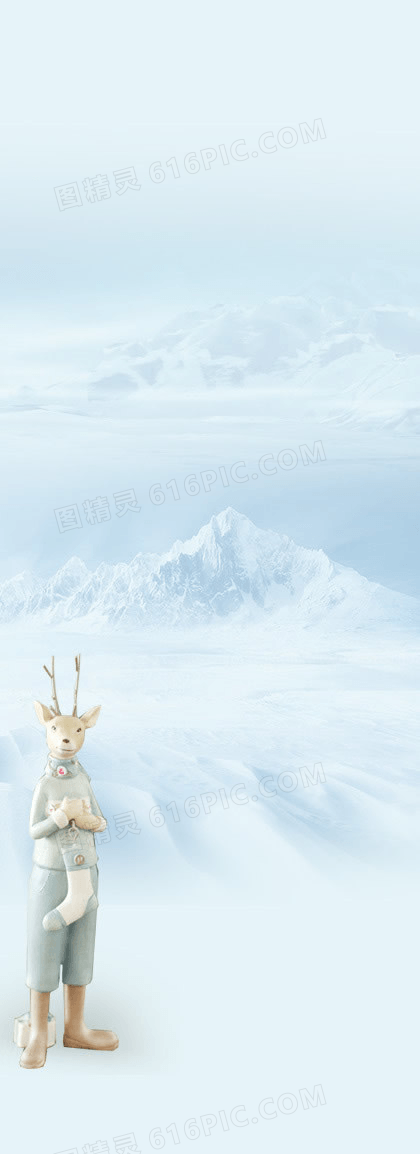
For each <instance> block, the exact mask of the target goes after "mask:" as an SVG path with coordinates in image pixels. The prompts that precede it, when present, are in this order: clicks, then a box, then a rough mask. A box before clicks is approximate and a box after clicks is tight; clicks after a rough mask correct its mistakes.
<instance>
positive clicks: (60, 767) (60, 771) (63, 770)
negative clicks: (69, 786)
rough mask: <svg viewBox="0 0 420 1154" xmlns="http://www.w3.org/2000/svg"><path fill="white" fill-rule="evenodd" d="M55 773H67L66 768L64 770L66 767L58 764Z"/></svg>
mask: <svg viewBox="0 0 420 1154" xmlns="http://www.w3.org/2000/svg"><path fill="white" fill-rule="evenodd" d="M57 773H61V774H63V773H67V770H66V769H64V765H59V766H58V769H57Z"/></svg>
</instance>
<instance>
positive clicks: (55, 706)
mask: <svg viewBox="0 0 420 1154" xmlns="http://www.w3.org/2000/svg"><path fill="white" fill-rule="evenodd" d="M43 668H44V669H45V672H46V673H48V677H49V678H50V680H51V682H52V687H51V696H52V703H53V709H54V710H55V714H56V716H57V715H58V714H60V715H61V710H60V706H59V704H58V701H57V690H56V687H55V671H54V658H53V657H52V658H51V669H52V673H50V671H49V669H47V666H46V665H44V666H43Z"/></svg>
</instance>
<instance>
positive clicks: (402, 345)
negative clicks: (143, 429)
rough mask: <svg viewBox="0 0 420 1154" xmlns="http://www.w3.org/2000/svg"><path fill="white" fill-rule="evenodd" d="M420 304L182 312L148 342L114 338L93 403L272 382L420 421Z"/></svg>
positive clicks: (406, 424)
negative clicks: (145, 393)
mask: <svg viewBox="0 0 420 1154" xmlns="http://www.w3.org/2000/svg"><path fill="white" fill-rule="evenodd" d="M419 320H420V309H419V308H416V307H413V306H410V307H408V306H397V305H390V304H387V303H385V304H384V303H379V304H375V303H373V304H372V303H367V302H363V303H362V302H361V301H360V300H358V302H357V303H354V301H351V300H347V299H345V298H341V299H337V298H334V297H332V296H328V295H325V294H324V297H322V295H321V296H320V297H319V298H318V299H313V298H312V297H309V296H295V297H279V298H277V299H274V300H271V301H267V302H265V303H264V304H262V305H259V306H257V307H255V308H239V307H225V306H224V305H216V306H215V307H214V308H212V309H209V310H208V311H207V312H196V313H187V314H185V315H181V316H179V317H176V318H175V319H174V321H173V322H172V323H171V324H169V325H166V326H165V327H164V328H162V329H161V330H160V332H158V333H157V334H156V336H155V337H153V338H152V339H150V340H148V341H144V342H142V343H141V344H139V343H137V342H126V343H122V344H116V345H112V346H110V347H109V348H108V349H106V350H105V355H104V357H103V359H102V361H101V362H100V364H99V365H98V366H97V368H96V369H95V370H94V371H93V372H92V373H91V374H90V375H89V377H88V382H87V388H88V395H89V397H90V400H91V401H92V402H95V401H98V400H101V401H102V402H104V401H106V400H108V403H110V404H112V402H113V400H115V398H116V397H118V398H119V399H121V398H124V399H126V400H129V399H130V398H131V399H133V397H134V396H135V395H136V394H137V393H141V392H142V391H143V390H144V389H150V388H153V389H159V388H171V389H175V390H177V391H183V390H190V389H200V388H201V389H207V388H217V387H222V386H228V387H230V388H232V387H234V388H237V387H244V386H247V387H254V388H255V387H258V388H275V389H277V390H279V392H280V394H281V395H282V396H283V399H284V400H286V398H287V400H288V403H289V405H292V407H293V402H295V403H296V401H298V403H299V404H302V402H303V401H305V400H306V401H307V405H308V411H309V409H310V408H311V404H312V407H313V404H314V402H315V401H316V403H317V405H321V406H322V409H323V410H324V412H325V413H326V415H327V416H331V417H332V416H333V417H335V418H338V419H339V420H341V421H351V422H354V421H362V422H365V421H366V420H367V421H369V420H370V418H371V417H375V416H376V417H377V416H378V414H379V415H380V419H381V423H382V424H383V425H384V426H385V427H387V426H389V425H391V426H392V427H394V426H396V427H401V428H403V429H404V430H406V431H409V432H410V431H417V430H418V429H419V428H420V403H419V388H418V382H419V379H420V324H419Z"/></svg>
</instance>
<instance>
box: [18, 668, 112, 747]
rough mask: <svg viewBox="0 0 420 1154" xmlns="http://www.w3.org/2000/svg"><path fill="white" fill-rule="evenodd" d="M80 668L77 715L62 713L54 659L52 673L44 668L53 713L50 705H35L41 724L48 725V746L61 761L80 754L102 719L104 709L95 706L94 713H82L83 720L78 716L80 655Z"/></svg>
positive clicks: (39, 703) (75, 711) (75, 693)
mask: <svg viewBox="0 0 420 1154" xmlns="http://www.w3.org/2000/svg"><path fill="white" fill-rule="evenodd" d="M75 664H76V684H75V687H74V698H73V713H72V714H64V713H61V712H60V706H59V704H58V700H57V690H56V686H55V670H54V658H53V657H52V658H51V673H50V671H49V669H47V666H46V665H44V669H45V672H46V673H48V677H49V678H50V681H51V695H52V705H51V709H50V708H49V707H48V705H42V704H41V702H40V701H35V702H34V705H35V711H36V715H37V717H38V720H39V721H41V722H42V724H43V725H45V728H46V737H47V745H48V749H49V750H50V753H52V755H53V757H57V758H64V759H65V758H71V757H73V755H74V754H75V753H78V752H79V749H81V748H82V745H83V742H84V740H85V732H86V730H87V729H90V728H91V726H92V725H96V722H97V720H98V717H99V712H100V708H101V707H100V705H95V706H94V707H93V709H87V710H86V713H82V714H81V716H80V717H78V716H77V691H78V688H79V676H80V653H79V656H78V657H75Z"/></svg>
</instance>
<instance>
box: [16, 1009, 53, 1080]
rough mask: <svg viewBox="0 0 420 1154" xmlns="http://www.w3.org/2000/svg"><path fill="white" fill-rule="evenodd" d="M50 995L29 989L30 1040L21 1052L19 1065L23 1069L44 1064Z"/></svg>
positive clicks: (36, 1068) (37, 1068) (32, 1068)
mask: <svg viewBox="0 0 420 1154" xmlns="http://www.w3.org/2000/svg"><path fill="white" fill-rule="evenodd" d="M49 1005H50V995H49V994H43V993H41V991H40V990H31V1025H30V1041H29V1042H28V1045H27V1046H25V1049H24V1051H23V1053H22V1057H21V1059H20V1063H19V1065H20V1066H22V1067H23V1069H24V1070H39V1069H40V1067H41V1066H45V1061H46V1057H47V1042H48V1010H49Z"/></svg>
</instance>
